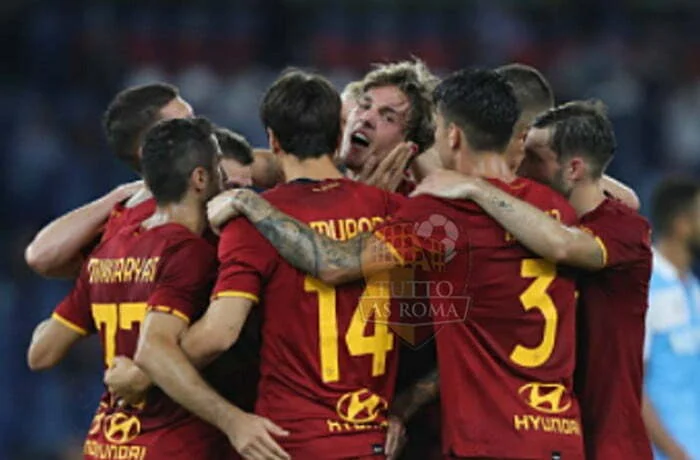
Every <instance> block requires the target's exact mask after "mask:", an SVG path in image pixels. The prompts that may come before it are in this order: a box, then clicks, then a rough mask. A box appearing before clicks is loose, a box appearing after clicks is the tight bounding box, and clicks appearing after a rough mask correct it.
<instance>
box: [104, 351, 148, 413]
mask: <svg viewBox="0 0 700 460" xmlns="http://www.w3.org/2000/svg"><path fill="white" fill-rule="evenodd" d="M104 384H105V385H106V386H107V388H108V389H109V392H110V393H112V394H113V395H114V396H116V397H117V398H120V399H121V400H122V401H123V402H124V403H126V404H129V405H137V404H139V403H141V402H143V400H144V399H145V397H146V391H148V388H149V387H150V386H151V379H150V378H148V376H147V375H146V374H145V373H144V372H143V371H142V370H141V369H140V368H139V367H138V366H137V365H136V364H135V363H134V362H133V361H132V360H131V359H129V358H127V357H125V356H116V357H115V358H114V362H113V363H112V366H111V367H110V368H109V369H107V370H106V371H105V375H104Z"/></svg>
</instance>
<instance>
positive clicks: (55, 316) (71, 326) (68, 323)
mask: <svg viewBox="0 0 700 460" xmlns="http://www.w3.org/2000/svg"><path fill="white" fill-rule="evenodd" d="M51 318H53V319H55V320H56V321H58V322H59V323H61V324H63V325H64V326H66V327H67V328H68V329H70V330H72V331H75V332H77V333H78V334H80V335H88V331H86V330H85V329H83V328H82V327H80V326H78V325H77V324H75V323H73V322H71V321H68V320H67V319H66V318H64V317H63V316H61V315H59V314H58V313H56V312H54V313H53V314H52V315H51Z"/></svg>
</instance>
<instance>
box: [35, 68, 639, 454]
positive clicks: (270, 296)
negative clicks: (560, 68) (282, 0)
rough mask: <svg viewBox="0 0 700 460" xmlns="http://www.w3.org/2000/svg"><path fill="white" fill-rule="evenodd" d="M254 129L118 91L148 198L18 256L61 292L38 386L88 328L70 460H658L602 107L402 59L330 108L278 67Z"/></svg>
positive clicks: (161, 92) (628, 223)
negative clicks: (85, 422)
mask: <svg viewBox="0 0 700 460" xmlns="http://www.w3.org/2000/svg"><path fill="white" fill-rule="evenodd" d="M260 117H261V121H262V124H263V126H264V127H265V129H266V131H267V134H268V138H269V149H265V150H263V149H260V150H252V149H251V148H250V146H249V145H248V144H247V143H246V141H245V140H244V139H243V138H242V137H241V136H239V135H237V134H235V133H232V132H230V131H228V130H226V129H223V128H220V127H216V126H214V125H212V123H210V122H209V121H208V120H206V119H204V118H200V117H194V115H193V113H192V109H191V107H190V106H189V105H188V104H187V103H186V102H185V101H184V100H183V99H182V98H181V97H180V95H179V94H178V92H177V90H176V89H175V88H174V87H172V86H170V85H165V84H153V85H145V86H140V87H134V88H129V89H126V90H124V91H122V92H121V93H119V94H118V95H117V96H116V97H115V99H114V100H113V101H112V103H111V104H110V106H109V108H108V109H107V112H106V114H105V117H104V128H105V132H106V135H107V139H108V142H109V144H110V147H111V148H112V149H113V150H114V152H115V153H116V154H117V155H118V156H119V157H120V158H122V159H123V160H125V161H127V162H128V163H129V164H130V165H131V166H132V167H133V168H134V169H135V171H136V172H137V173H139V174H140V175H141V176H142V177H143V179H144V181H143V183H141V182H137V183H132V184H126V185H124V186H121V187H118V188H117V189H115V190H113V191H112V192H110V193H109V194H107V195H105V196H104V197H102V198H100V199H98V200H96V201H95V202H92V203H89V204H87V205H86V206H84V207H82V208H79V209H77V210H75V211H72V212H71V213H69V214H66V215H65V216H62V217H60V218H58V219H56V220H55V221H54V222H52V223H51V224H49V225H48V226H47V227H45V228H44V229H43V230H42V231H41V232H39V234H38V235H37V236H36V238H35V239H34V241H33V242H32V243H31V244H30V246H29V247H28V248H27V252H26V258H27V262H28V263H29V265H30V266H31V267H32V268H33V269H34V270H36V271H37V272H39V273H40V274H42V275H45V276H61V277H72V278H74V279H75V285H74V288H73V289H72V291H71V292H70V293H69V294H68V296H67V297H66V298H65V299H64V300H63V301H62V302H61V303H60V304H59V305H58V306H57V307H56V309H55V311H54V313H53V315H52V316H51V318H49V319H47V320H45V321H43V322H42V323H40V324H39V325H38V326H37V327H36V329H35V331H34V335H33V337H32V342H31V345H30V349H29V351H28V361H29V365H30V367H31V368H32V369H34V370H40V369H45V368H49V367H52V366H54V365H56V364H57V363H58V362H60V361H61V359H62V358H63V357H64V356H65V355H66V353H67V352H68V350H69V349H70V347H71V346H72V345H73V344H74V343H75V342H77V341H78V340H79V339H81V338H83V337H85V336H87V335H89V334H92V333H98V334H99V336H100V340H101V345H102V349H103V355H104V362H105V376H104V382H105V387H106V390H105V392H104V394H103V396H102V398H101V400H100V402H99V407H98V409H97V411H96V413H95V416H94V419H93V422H92V424H91V426H90V427H89V431H88V434H87V438H86V441H85V444H84V448H83V453H84V458H86V459H95V460H96V459H124V460H126V459H139V460H142V459H166V458H167V459H169V460H176V459H183V460H184V459H233V458H241V457H242V458H246V459H287V458H294V459H302V460H307V459H311V460H315V459H364V458H387V457H388V458H404V459H427V458H469V459H486V458H488V459H523V460H524V459H583V458H588V459H606V460H607V459H632V458H634V459H651V458H652V453H651V447H650V444H649V440H648V438H647V435H646V431H645V427H644V424H643V422H642V418H641V387H642V368H643V365H642V344H643V338H644V315H645V311H646V306H647V294H648V292H647V290H648V281H649V277H650V270H651V250H650V230H649V225H648V224H647V222H646V220H645V219H644V218H642V217H641V216H640V215H639V214H638V213H637V211H636V207H638V202H637V201H636V196H635V195H634V193H633V192H632V191H631V190H629V189H628V188H626V187H625V186H624V185H622V184H620V183H618V182H616V181H614V180H613V179H611V178H609V177H607V176H605V169H606V167H607V165H608V164H609V162H610V161H611V159H612V157H613V153H614V150H615V136H614V133H613V130H612V126H611V123H610V121H609V120H608V119H607V117H606V115H605V111H604V108H603V107H602V104H600V103H598V102H590V101H575V102H569V103H566V104H563V105H560V106H556V107H554V97H553V95H552V91H551V88H550V87H549V84H548V83H547V81H546V80H545V79H544V77H543V76H542V75H541V74H540V73H539V72H538V71H537V70H536V69H533V68H531V67H528V66H524V65H520V64H511V65H507V66H503V67H500V68H498V69H495V70H484V69H467V70H462V71H458V72H455V73H453V74H450V75H448V76H447V77H445V78H444V79H442V80H438V79H437V78H436V77H434V76H433V75H432V74H431V73H430V72H429V70H428V69H427V68H426V67H425V65H424V64H422V63H421V62H419V61H416V62H401V63H395V64H387V65H381V66H378V67H376V68H375V69H374V70H372V71H371V72H370V73H368V74H367V75H366V76H365V77H364V79H363V80H361V81H359V82H355V83H352V84H351V85H349V86H348V87H347V88H346V90H345V91H344V92H343V94H342V96H341V95H339V94H338V92H337V91H336V90H335V89H334V88H333V86H332V85H331V84H330V83H329V82H328V81H327V80H326V79H325V78H323V77H322V76H320V75H317V74H313V73H307V72H303V71H299V70H292V71H287V72H284V73H283V74H281V75H280V77H279V78H278V79H277V80H276V81H275V82H274V83H273V84H272V85H271V86H270V88H269V89H268V90H267V92H266V93H265V95H264V97H263V99H262V102H261V106H260ZM262 189H268V190H266V191H264V192H262V193H259V192H261V191H262ZM426 329H429V331H430V333H429V334H426ZM438 401H439V404H438Z"/></svg>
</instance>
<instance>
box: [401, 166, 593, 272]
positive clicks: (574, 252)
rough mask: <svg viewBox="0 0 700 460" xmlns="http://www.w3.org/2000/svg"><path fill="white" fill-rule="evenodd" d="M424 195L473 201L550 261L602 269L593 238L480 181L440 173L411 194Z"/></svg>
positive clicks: (459, 175)
mask: <svg viewBox="0 0 700 460" xmlns="http://www.w3.org/2000/svg"><path fill="white" fill-rule="evenodd" d="M425 193H427V194H432V195H437V196H441V197H445V198H466V199H470V200H472V201H474V202H475V203H476V204H478V205H479V206H480V207H481V208H482V209H483V210H484V211H485V212H486V213H487V214H489V215H490V216H491V217H493V218H494V219H496V221H498V223H499V224H501V226H503V228H505V229H506V230H507V231H508V232H510V233H511V234H512V235H513V236H514V237H515V239H516V240H518V241H519V242H520V243H522V244H523V245H524V246H526V247H528V248H530V250H532V251H533V252H535V253H537V254H539V255H541V256H542V257H544V258H545V259H548V260H550V261H552V262H555V263H557V264H565V265H572V266H575V267H580V268H583V269H587V270H600V269H601V268H603V267H604V266H605V262H606V260H605V251H604V249H603V247H601V245H600V244H598V242H597V241H596V239H595V238H594V237H592V236H591V235H589V234H588V233H586V232H584V231H583V230H581V229H580V228H577V227H567V226H566V225H563V224H561V223H560V222H558V221H557V220H555V219H553V218H552V217H550V216H549V215H548V214H546V213H544V212H542V211H541V210H539V209H537V208H536V207H534V206H532V205H530V204H528V203H526V202H524V201H522V200H519V199H517V198H515V197H514V196H512V195H510V194H509V193H507V192H504V191H503V190H501V189H499V188H498V187H495V186H493V185H491V184H490V183H489V182H487V181H485V180H483V179H479V178H477V177H467V176H464V175H461V174H459V173H455V172H452V171H440V172H439V173H436V174H433V175H431V176H429V177H428V178H426V179H425V180H424V181H423V182H422V183H421V184H420V185H419V186H418V188H417V189H416V191H415V192H414V195H418V194H425Z"/></svg>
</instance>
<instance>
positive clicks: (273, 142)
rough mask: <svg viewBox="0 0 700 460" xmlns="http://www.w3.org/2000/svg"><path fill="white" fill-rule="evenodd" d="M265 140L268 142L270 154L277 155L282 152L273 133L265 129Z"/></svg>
mask: <svg viewBox="0 0 700 460" xmlns="http://www.w3.org/2000/svg"><path fill="white" fill-rule="evenodd" d="M267 139H268V140H269V142H270V150H272V153H274V154H275V155H279V154H280V153H281V152H282V146H281V145H280V141H279V139H277V136H276V135H275V133H274V131H272V130H271V129H270V128H267Z"/></svg>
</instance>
